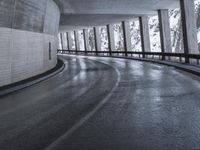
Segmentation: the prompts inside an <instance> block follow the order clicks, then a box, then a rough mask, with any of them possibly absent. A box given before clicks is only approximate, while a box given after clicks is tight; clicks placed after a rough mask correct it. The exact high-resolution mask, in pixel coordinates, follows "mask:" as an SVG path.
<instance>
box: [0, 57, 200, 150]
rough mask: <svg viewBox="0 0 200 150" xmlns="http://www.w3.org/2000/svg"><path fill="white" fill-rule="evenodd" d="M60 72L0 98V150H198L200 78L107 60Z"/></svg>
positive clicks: (73, 64)
mask: <svg viewBox="0 0 200 150" xmlns="http://www.w3.org/2000/svg"><path fill="white" fill-rule="evenodd" d="M63 59H65V64H66V69H65V70H64V71H63V72H62V73H60V74H58V75H57V76H55V77H53V78H51V79H48V80H46V81H44V82H41V83H39V84H37V85H34V86H32V87H29V88H26V89H24V90H21V91H18V92H16V93H13V94H10V95H9V96H6V97H2V98H0V150H40V149H47V150H48V149H55V150H194V149H195V150H197V149H200V94H199V93H200V92H199V91H200V78H199V77H195V76H192V75H190V74H186V73H184V72H180V71H177V70H175V69H173V68H169V67H166V66H161V65H156V64H151V63H146V62H138V61H133V60H124V59H114V58H95V57H89V59H85V57H83V56H82V57H81V56H77V57H73V56H71V57H67V56H65V57H63Z"/></svg>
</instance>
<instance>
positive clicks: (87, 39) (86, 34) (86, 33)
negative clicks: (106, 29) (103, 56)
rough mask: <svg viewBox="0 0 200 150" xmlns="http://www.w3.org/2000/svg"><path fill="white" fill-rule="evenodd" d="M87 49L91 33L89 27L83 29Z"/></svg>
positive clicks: (87, 49) (86, 48) (86, 49)
mask: <svg viewBox="0 0 200 150" xmlns="http://www.w3.org/2000/svg"><path fill="white" fill-rule="evenodd" d="M83 35H84V45H85V51H86V52H87V51H89V33H88V29H84V30H83Z"/></svg>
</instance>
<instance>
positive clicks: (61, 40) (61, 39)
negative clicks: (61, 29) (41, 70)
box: [60, 33, 63, 50]
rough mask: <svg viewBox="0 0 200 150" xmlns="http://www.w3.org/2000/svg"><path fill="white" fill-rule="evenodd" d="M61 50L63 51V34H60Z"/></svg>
mask: <svg viewBox="0 0 200 150" xmlns="http://www.w3.org/2000/svg"><path fill="white" fill-rule="evenodd" d="M60 43H61V49H62V50H63V33H60Z"/></svg>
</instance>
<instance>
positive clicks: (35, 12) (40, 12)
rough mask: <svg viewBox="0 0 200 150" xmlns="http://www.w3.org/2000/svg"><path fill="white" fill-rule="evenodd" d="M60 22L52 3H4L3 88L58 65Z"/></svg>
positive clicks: (0, 10)
mask: <svg viewBox="0 0 200 150" xmlns="http://www.w3.org/2000/svg"><path fill="white" fill-rule="evenodd" d="M59 20H60V10H59V8H58V7H57V5H56V4H55V2H53V1H52V0H0V86H4V85H7V84H11V83H14V82H17V81H20V80H23V79H26V78H29V77H32V76H35V75H37V74H40V73H43V72H45V71H47V70H49V69H51V68H53V67H54V66H55V65H56V63H57V45H58V42H57V33H58V28H59ZM49 43H51V52H50V51H49ZM49 54H51V59H50V58H49Z"/></svg>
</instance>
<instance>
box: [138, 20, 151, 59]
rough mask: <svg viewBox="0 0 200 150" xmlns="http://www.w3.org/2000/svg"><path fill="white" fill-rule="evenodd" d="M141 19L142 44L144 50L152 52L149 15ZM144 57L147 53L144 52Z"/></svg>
mask: <svg viewBox="0 0 200 150" xmlns="http://www.w3.org/2000/svg"><path fill="white" fill-rule="evenodd" d="M139 21H140V34H141V44H142V52H143V53H145V52H150V51H151V46H150V37H149V24H148V23H149V21H148V17H147V16H143V17H139ZM143 58H145V54H143Z"/></svg>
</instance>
